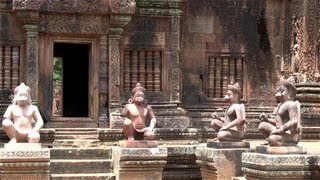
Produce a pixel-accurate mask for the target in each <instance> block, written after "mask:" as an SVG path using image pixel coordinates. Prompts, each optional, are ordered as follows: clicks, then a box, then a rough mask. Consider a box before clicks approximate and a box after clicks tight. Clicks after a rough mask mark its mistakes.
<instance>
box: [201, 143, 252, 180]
mask: <svg viewBox="0 0 320 180" xmlns="http://www.w3.org/2000/svg"><path fill="white" fill-rule="evenodd" d="M208 143H209V144H208V146H211V147H218V148H210V147H199V148H197V149H196V156H197V164H198V165H199V166H200V170H201V176H202V179H204V180H206V179H231V178H232V177H235V176H242V175H243V173H242V171H241V155H242V153H244V152H250V148H249V147H250V144H249V143H247V142H219V141H218V142H216V141H215V142H212V141H211V142H208ZM240 145H241V146H240ZM239 146H240V147H239Z"/></svg>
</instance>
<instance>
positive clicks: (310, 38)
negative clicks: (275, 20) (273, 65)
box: [291, 1, 319, 82]
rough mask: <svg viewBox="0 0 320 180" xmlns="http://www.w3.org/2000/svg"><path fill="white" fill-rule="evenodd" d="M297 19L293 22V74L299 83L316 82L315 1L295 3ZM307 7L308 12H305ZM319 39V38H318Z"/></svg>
mask: <svg viewBox="0 0 320 180" xmlns="http://www.w3.org/2000/svg"><path fill="white" fill-rule="evenodd" d="M294 3H297V4H296V5H295V7H296V9H294V10H295V13H296V14H297V15H296V17H295V18H294V19H293V21H292V34H291V39H292V40H291V72H292V73H293V74H294V75H295V76H296V81H297V82H315V81H317V77H316V76H315V75H316V73H315V70H316V68H315V67H316V66H315V62H316V56H315V50H316V48H315V40H314V36H315V35H316V32H315V28H316V27H315V26H316V22H315V19H316V17H315V14H316V12H315V7H314V1H312V2H311V1H310V2H309V1H301V2H294ZM303 6H307V11H304V10H303ZM318 37H319V36H318Z"/></svg>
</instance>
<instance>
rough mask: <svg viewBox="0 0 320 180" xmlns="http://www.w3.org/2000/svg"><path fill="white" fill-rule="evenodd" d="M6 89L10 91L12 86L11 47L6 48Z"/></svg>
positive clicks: (4, 85) (4, 84)
mask: <svg viewBox="0 0 320 180" xmlns="http://www.w3.org/2000/svg"><path fill="white" fill-rule="evenodd" d="M3 69H4V75H3V76H4V83H3V87H4V89H10V85H11V78H10V75H11V47H10V46H6V47H5V48H4V68H3Z"/></svg>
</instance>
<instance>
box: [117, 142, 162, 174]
mask: <svg viewBox="0 0 320 180" xmlns="http://www.w3.org/2000/svg"><path fill="white" fill-rule="evenodd" d="M167 154H168V152H167V148H121V147H113V148H112V159H113V162H114V173H115V174H116V179H121V180H147V179H162V172H163V169H164V166H165V165H166V163H167V161H166V158H167Z"/></svg>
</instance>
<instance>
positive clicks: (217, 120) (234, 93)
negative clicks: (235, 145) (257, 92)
mask: <svg viewBox="0 0 320 180" xmlns="http://www.w3.org/2000/svg"><path fill="white" fill-rule="evenodd" d="M241 97H242V93H241V91H240V86H239V84H238V83H236V84H234V85H228V89H227V92H226V95H225V99H226V100H228V101H229V102H230V106H229V107H228V109H227V110H226V112H225V116H224V117H219V116H217V114H216V113H213V115H212V117H213V120H212V121H211V127H212V128H213V129H214V130H215V131H216V132H217V133H218V134H217V138H218V140H219V141H242V139H243V138H244V136H245V134H246V131H247V127H246V117H245V107H244V104H242V103H240V98H241Z"/></svg>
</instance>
